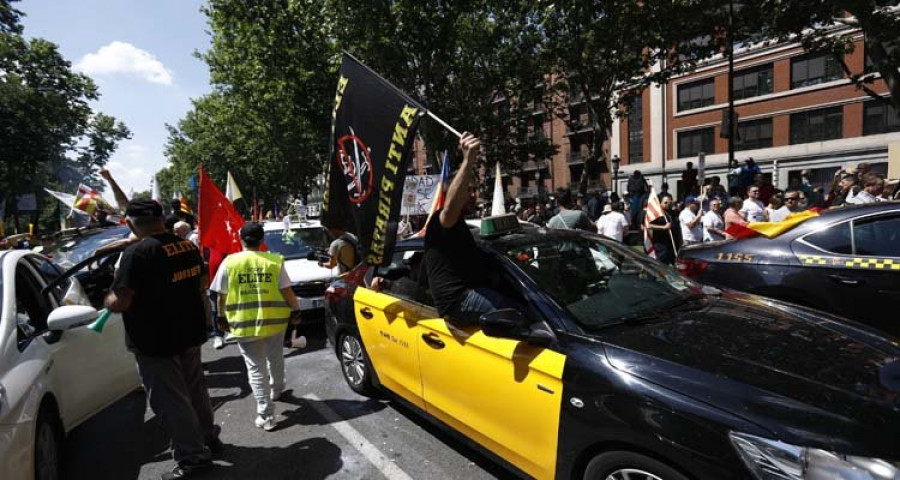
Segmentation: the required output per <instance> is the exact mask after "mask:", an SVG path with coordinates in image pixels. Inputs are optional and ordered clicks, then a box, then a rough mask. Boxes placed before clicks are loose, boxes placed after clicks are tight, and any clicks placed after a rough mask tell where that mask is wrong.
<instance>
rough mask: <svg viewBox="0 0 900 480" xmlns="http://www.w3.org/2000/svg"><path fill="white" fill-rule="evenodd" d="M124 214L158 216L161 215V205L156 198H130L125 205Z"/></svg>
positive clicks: (130, 215)
mask: <svg viewBox="0 0 900 480" xmlns="http://www.w3.org/2000/svg"><path fill="white" fill-rule="evenodd" d="M125 216H127V217H132V218H139V217H153V218H160V217H162V216H163V210H162V205H160V204H159V203H158V202H157V201H156V200H132V201H130V202H128V206H126V207H125Z"/></svg>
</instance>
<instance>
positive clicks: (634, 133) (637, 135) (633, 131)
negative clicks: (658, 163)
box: [628, 97, 644, 163]
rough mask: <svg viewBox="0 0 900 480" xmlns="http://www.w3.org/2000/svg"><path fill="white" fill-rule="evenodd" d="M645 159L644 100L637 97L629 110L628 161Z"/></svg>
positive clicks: (634, 161) (633, 161)
mask: <svg viewBox="0 0 900 480" xmlns="http://www.w3.org/2000/svg"><path fill="white" fill-rule="evenodd" d="M643 161H644V102H643V101H642V99H641V97H638V98H635V99H634V102H632V104H631V108H630V109H629V111H628V163H640V162H643Z"/></svg>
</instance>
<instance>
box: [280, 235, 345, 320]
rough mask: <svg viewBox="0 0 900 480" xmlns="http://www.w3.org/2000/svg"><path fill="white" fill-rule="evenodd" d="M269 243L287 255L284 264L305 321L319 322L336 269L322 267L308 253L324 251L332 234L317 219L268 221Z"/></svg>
mask: <svg viewBox="0 0 900 480" xmlns="http://www.w3.org/2000/svg"><path fill="white" fill-rule="evenodd" d="M286 227H287V228H286ZM263 229H264V230H265V233H266V238H265V242H266V246H268V248H269V251H270V252H274V253H279V254H281V255H283V256H284V260H285V262H284V268H285V270H287V273H288V276H289V277H291V283H292V284H293V286H294V293H295V294H296V295H297V299H298V300H299V301H300V310H302V311H303V313H302V316H303V322H304V323H306V322H317V321H322V320H323V319H324V318H325V302H324V299H325V289H326V288H328V286H329V285H331V282H332V280H334V279H335V277H336V276H337V273H336V269H331V268H324V267H320V266H319V263H318V261H317V260H309V259H307V257H308V256H309V254H310V253H311V252H312V253H316V252H319V253H321V252H325V251H327V250H328V246H329V245H330V244H331V241H332V240H333V238H332V237H331V234H330V233H328V230H327V229H326V228H325V227H323V226H322V224H321V223H319V221H318V220H305V219H304V220H297V221H290V222H266V223H265V224H263Z"/></svg>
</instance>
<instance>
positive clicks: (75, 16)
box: [13, 0, 210, 193]
mask: <svg viewBox="0 0 900 480" xmlns="http://www.w3.org/2000/svg"><path fill="white" fill-rule="evenodd" d="M203 3H204V2H203V1H200V0H150V1H148V0H79V1H77V2H76V1H68V0H67V1H58V0H23V1H21V2H18V3H16V4H13V5H14V6H15V7H16V8H17V9H19V10H21V11H23V12H24V13H25V15H26V16H25V18H24V19H23V24H24V26H25V32H24V33H25V36H26V37H41V38H44V39H47V40H49V41H51V42H53V43H56V44H57V45H59V48H60V51H61V52H62V54H63V56H64V57H65V58H66V59H67V60H69V61H70V62H72V65H73V66H74V68H75V69H76V70H79V71H82V72H83V73H86V74H88V75H89V76H90V77H91V78H93V79H94V81H95V82H96V83H97V85H98V86H99V88H100V95H101V96H100V100H99V101H98V102H97V104H96V105H95V109H96V110H99V111H102V112H103V113H106V114H108V115H112V116H114V117H116V118H117V119H119V120H122V121H124V122H125V123H126V124H127V125H128V128H130V129H131V131H132V133H133V137H132V139H131V140H126V141H124V142H122V143H121V144H120V145H119V149H118V150H117V151H116V153H115V154H114V155H113V157H112V159H111V160H110V163H109V165H108V167H109V169H110V171H111V172H112V174H113V176H114V177H115V178H116V180H117V181H118V182H119V184H120V185H122V189H123V190H125V192H126V193H127V192H128V191H129V190H130V189H132V188H133V189H134V190H135V191H142V190H148V189H149V188H150V178H151V176H152V175H153V173H155V172H156V171H158V170H159V169H161V168H163V167H165V165H166V160H165V157H164V155H163V148H164V146H165V142H166V129H165V124H166V123H169V124H175V123H176V122H177V121H178V120H179V119H180V118H182V117H183V116H184V114H185V113H186V112H187V111H188V110H189V109H190V106H191V104H190V100H191V99H192V98H197V97H199V96H201V95H203V94H204V93H207V92H209V90H210V88H209V70H208V69H207V67H206V64H204V63H203V62H202V61H200V60H199V59H197V58H195V57H194V56H193V53H194V52H195V51H197V50H199V51H205V50H207V49H208V48H209V42H210V39H209V35H208V34H207V33H206V30H207V29H208V27H207V24H206V17H205V16H204V15H203V14H202V13H200V7H201V5H202V4H203Z"/></svg>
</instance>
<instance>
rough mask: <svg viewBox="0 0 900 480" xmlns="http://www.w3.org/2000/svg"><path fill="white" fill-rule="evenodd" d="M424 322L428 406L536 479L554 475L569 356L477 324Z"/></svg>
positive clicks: (424, 379)
mask: <svg viewBox="0 0 900 480" xmlns="http://www.w3.org/2000/svg"><path fill="white" fill-rule="evenodd" d="M424 313H427V314H428V315H429V317H430V318H425V319H422V320H421V321H419V327H420V332H421V333H420V337H421V338H419V345H420V346H419V359H420V365H421V369H422V389H423V394H424V398H425V408H426V410H427V411H428V412H429V413H430V414H431V415H433V416H434V417H436V418H438V419H440V420H441V421H443V422H444V423H446V424H448V425H450V426H451V427H453V428H454V429H456V430H457V431H459V432H461V433H463V434H465V435H466V436H468V437H469V438H471V439H472V440H474V441H476V442H477V443H479V444H480V445H482V446H484V447H485V448H487V449H488V450H491V451H492V452H494V453H495V454H497V455H498V456H500V457H501V458H503V459H504V460H506V461H508V462H510V463H511V464H513V465H515V466H516V467H518V468H519V469H521V470H522V471H524V472H526V473H528V474H529V475H531V476H533V477H535V478H539V479H541V478H553V476H554V474H555V470H556V450H557V439H558V433H559V415H560V407H561V401H562V388H563V387H562V373H563V366H564V364H565V356H564V355H562V354H560V353H557V352H555V351H553V350H550V349H548V348H545V347H537V346H532V345H528V344H526V343H524V342H519V341H517V340H511V339H503V338H493V337H487V336H485V335H484V333H482V331H481V330H480V329H479V328H477V327H471V328H467V329H466V330H465V331H464V332H463V331H459V330H457V329H454V331H453V332H451V330H450V329H449V328H448V326H447V323H446V321H445V320H444V319H442V318H437V312H436V311H435V310H434V309H429V311H428V312H423V314H424Z"/></svg>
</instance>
